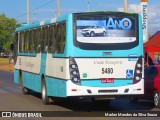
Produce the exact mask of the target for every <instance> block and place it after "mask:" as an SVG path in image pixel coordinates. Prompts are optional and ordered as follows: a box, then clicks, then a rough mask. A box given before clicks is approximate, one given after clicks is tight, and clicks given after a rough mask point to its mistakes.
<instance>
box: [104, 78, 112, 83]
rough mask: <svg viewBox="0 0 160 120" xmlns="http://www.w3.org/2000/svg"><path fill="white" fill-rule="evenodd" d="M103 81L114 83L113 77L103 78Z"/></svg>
mask: <svg viewBox="0 0 160 120" xmlns="http://www.w3.org/2000/svg"><path fill="white" fill-rule="evenodd" d="M101 83H114V79H113V78H101Z"/></svg>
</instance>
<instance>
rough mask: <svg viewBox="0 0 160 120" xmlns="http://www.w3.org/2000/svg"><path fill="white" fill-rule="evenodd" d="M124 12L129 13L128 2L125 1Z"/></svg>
mask: <svg viewBox="0 0 160 120" xmlns="http://www.w3.org/2000/svg"><path fill="white" fill-rule="evenodd" d="M124 12H128V0H124Z"/></svg>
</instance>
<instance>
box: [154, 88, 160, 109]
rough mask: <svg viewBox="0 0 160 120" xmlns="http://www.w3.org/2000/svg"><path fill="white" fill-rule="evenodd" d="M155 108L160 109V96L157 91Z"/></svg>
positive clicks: (155, 93)
mask: <svg viewBox="0 0 160 120" xmlns="http://www.w3.org/2000/svg"><path fill="white" fill-rule="evenodd" d="M154 106H155V107H156V108H160V94H159V93H158V92H157V91H155V92H154Z"/></svg>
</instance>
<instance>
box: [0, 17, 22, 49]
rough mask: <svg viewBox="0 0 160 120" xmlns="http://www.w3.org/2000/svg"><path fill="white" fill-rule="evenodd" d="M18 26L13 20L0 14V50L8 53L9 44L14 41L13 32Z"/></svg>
mask: <svg viewBox="0 0 160 120" xmlns="http://www.w3.org/2000/svg"><path fill="white" fill-rule="evenodd" d="M18 26H19V25H18V24H16V20H15V19H13V18H7V17H6V16H5V14H0V48H1V49H4V50H5V51H9V49H10V44H11V42H12V41H13V39H14V31H15V29H16V27H18Z"/></svg>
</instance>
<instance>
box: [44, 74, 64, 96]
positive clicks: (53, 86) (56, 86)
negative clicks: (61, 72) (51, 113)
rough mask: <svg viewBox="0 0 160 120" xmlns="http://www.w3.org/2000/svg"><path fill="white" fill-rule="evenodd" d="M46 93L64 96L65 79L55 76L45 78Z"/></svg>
mask: <svg viewBox="0 0 160 120" xmlns="http://www.w3.org/2000/svg"><path fill="white" fill-rule="evenodd" d="M46 86H47V95H48V96H55V97H66V95H67V91H66V90H67V89H66V81H65V80H61V79H55V78H49V77H47V78H46Z"/></svg>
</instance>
